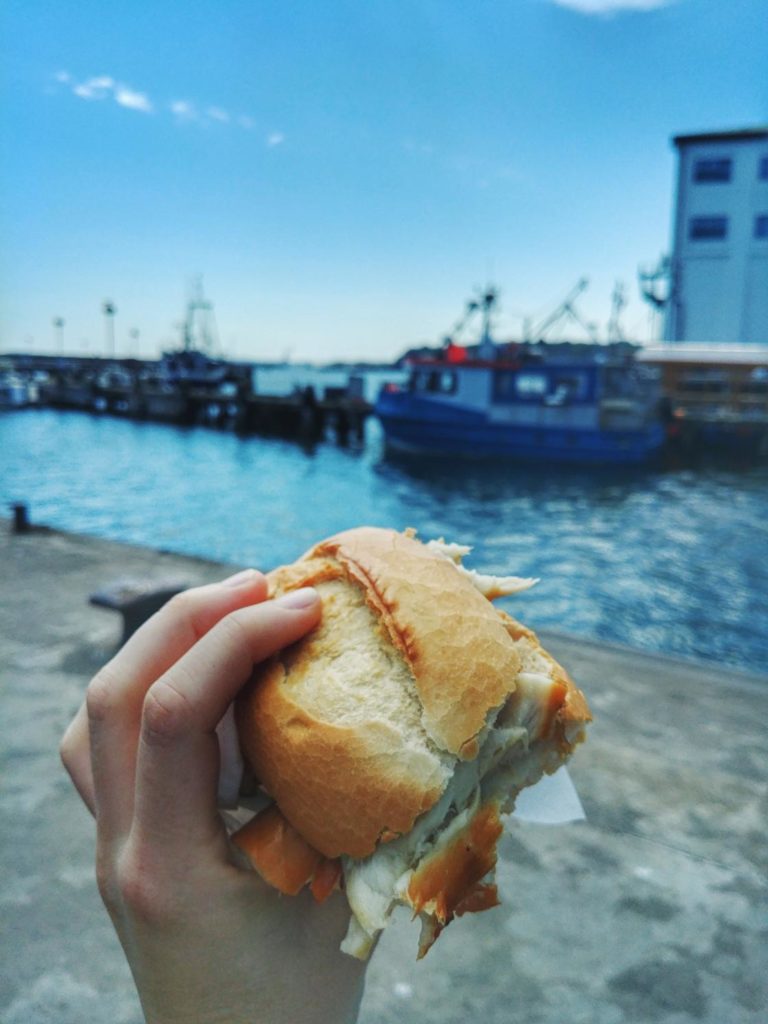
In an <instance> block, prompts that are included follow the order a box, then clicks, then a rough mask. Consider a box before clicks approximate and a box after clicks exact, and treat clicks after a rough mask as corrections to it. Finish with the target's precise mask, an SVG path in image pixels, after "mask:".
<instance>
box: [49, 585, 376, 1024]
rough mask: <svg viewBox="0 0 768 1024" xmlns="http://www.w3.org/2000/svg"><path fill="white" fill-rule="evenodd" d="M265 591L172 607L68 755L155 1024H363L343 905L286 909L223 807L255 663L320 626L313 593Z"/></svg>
mask: <svg viewBox="0 0 768 1024" xmlns="http://www.w3.org/2000/svg"><path fill="white" fill-rule="evenodd" d="M266 593H267V586H266V581H265V579H264V577H263V576H262V575H261V574H260V573H257V572H255V571H249V572H246V573H243V574H238V575H237V576H235V577H233V578H232V579H230V580H227V581H224V583H223V584H213V585H210V586H205V587H199V588H196V589H194V590H188V591H185V592H184V593H182V594H180V595H178V596H177V597H175V598H173V599H172V600H171V601H170V602H168V604H167V605H165V606H164V608H162V609H161V610H160V611H159V612H158V613H157V614H156V615H155V616H153V618H151V619H150V620H149V621H148V622H147V623H145V625H144V626H142V628H141V629H140V630H138V631H137V632H136V633H135V634H134V636H133V637H132V638H131V639H130V640H129V641H128V642H127V643H126V645H125V646H124V647H123V648H122V649H121V650H120V651H119V652H118V653H117V654H116V655H115V657H114V658H113V659H112V660H111V661H110V662H109V663H108V664H107V665H106V666H105V667H104V668H103V669H102V670H101V671H100V672H99V673H98V674H97V675H96V676H95V677H94V679H93V681H92V682H91V684H90V686H89V688H88V693H87V699H86V703H85V704H84V705H83V707H82V708H81V709H80V711H79V712H78V714H77V715H76V717H75V719H74V720H73V722H72V724H71V725H70V727H69V729H68V730H67V732H66V734H65V736H64V739H63V741H62V744H61V756H62V760H63V762H64V765H65V767H66V768H67V771H68V772H69V774H70V776H71V777H72V781H73V782H74V784H75V787H76V788H77V790H78V792H79V794H80V796H81V797H82V799H83V801H84V803H85V804H86V806H87V807H88V808H89V809H90V810H91V812H92V813H93V814H94V816H95V818H96V824H97V848H96V874H97V879H98V884H99V891H100V893H101V895H102V899H103V900H104V903H105V904H106V906H107V909H108V911H109V913H110V916H111V918H112V922H113V924H114V926H115V929H116V931H117V934H118V936H119V938H120V941H121V943H122V946H123V949H124V951H125V954H126V957H127V958H128V962H129V964H130V967H131V970H132V972H133V977H134V980H135V982H136V987H137V989H138V991H139V996H140V998H141V1003H142V1007H143V1009H144V1014H145V1016H146V1019H147V1021H148V1022H149V1024H214V1022H224V1021H226V1022H227V1024H246V1022H247V1024H256V1022H269V1024H282V1022H289V1021H290V1022H291V1024H315V1022H320V1021H322V1022H323V1024H328V1022H332V1021H343V1022H347V1021H354V1020H355V1019H356V1017H357V1012H358V1008H359V1004H360V999H361V997H362V987H363V980H364V971H365V965H364V964H361V963H360V962H359V961H357V960H354V959H352V958H351V957H348V956H345V955H344V954H343V953H341V952H340V951H339V943H340V942H341V939H342V938H343V936H344V933H345V931H346V926H347V924H348V919H349V910H348V907H347V906H346V900H345V899H344V898H343V896H342V895H341V894H339V893H335V894H334V895H333V896H332V897H331V898H330V899H328V900H327V901H326V902H325V903H324V904H322V905H317V904H315V903H314V902H313V900H312V898H311V896H310V895H309V894H308V893H307V892H306V890H305V891H304V892H303V893H301V894H300V895H298V896H295V897H285V896H282V895H280V894H279V893H278V892H276V891H275V890H274V889H272V888H271V887H270V886H268V885H267V884H266V883H265V882H263V881H262V879H261V878H260V877H259V876H258V875H256V874H255V873H254V872H252V871H248V870H245V869H243V868H242V867H240V866H239V865H238V862H237V859H236V857H235V855H234V854H233V852H232V847H231V845H230V843H229V840H228V838H227V834H226V830H225V828H224V825H223V822H222V819H221V816H220V814H219V813H218V810H217V807H216V790H217V780H218V771H219V746H218V741H217V738H216V735H215V729H216V726H217V724H218V722H219V721H220V720H221V718H222V717H223V715H224V713H225V712H226V710H227V708H228V707H229V705H230V704H231V702H232V701H233V699H234V698H235V696H236V694H237V692H238V691H239V689H240V688H241V687H242V686H243V685H244V684H245V683H246V682H247V681H248V679H249V677H250V675H251V673H252V671H253V666H254V665H255V664H256V663H258V662H259V661H262V660H263V659H264V658H267V657H269V656H270V655H272V654H274V653H275V652H276V651H278V650H280V649H281V648H283V647H285V646H286V645H288V644H290V643H293V642H294V641H296V640H298V639H299V638H300V637H301V636H303V635H304V634H305V633H306V632H308V631H309V630H310V629H311V628H312V627H313V626H314V625H316V623H317V621H318V619H319V616H320V602H319V599H318V597H317V594H316V593H315V592H314V591H312V590H304V591H296V592H294V593H293V594H291V595H287V596H286V598H283V599H279V600H276V601H271V600H266ZM300 595H301V596H303V598H304V603H298V602H297V598H299V596H300ZM291 598H292V599H293V601H292V602H291V601H290V599H291Z"/></svg>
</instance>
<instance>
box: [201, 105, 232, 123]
mask: <svg viewBox="0 0 768 1024" xmlns="http://www.w3.org/2000/svg"><path fill="white" fill-rule="evenodd" d="M206 113H207V114H208V117H210V118H211V120H213V121H221V123H222V124H227V122H228V121H229V120H230V116H229V114H228V113H227V112H226V110H222V109H221V107H208V110H207V111H206Z"/></svg>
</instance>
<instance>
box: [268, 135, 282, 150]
mask: <svg viewBox="0 0 768 1024" xmlns="http://www.w3.org/2000/svg"><path fill="white" fill-rule="evenodd" d="M284 142H285V136H284V135H283V133H282V132H272V134H271V135H268V136H267V138H266V143H267V145H268V146H269V147H270V149H272V148H274V147H275V146H282V144H283V143H284Z"/></svg>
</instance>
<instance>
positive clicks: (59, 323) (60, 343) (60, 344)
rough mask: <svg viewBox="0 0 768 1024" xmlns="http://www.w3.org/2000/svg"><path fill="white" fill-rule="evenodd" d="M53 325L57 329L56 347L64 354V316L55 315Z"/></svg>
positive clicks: (60, 353)
mask: <svg viewBox="0 0 768 1024" xmlns="http://www.w3.org/2000/svg"><path fill="white" fill-rule="evenodd" d="M53 326H54V329H55V331H56V347H57V349H58V350H59V355H63V354H64V317H63V316H55V317H54V318H53Z"/></svg>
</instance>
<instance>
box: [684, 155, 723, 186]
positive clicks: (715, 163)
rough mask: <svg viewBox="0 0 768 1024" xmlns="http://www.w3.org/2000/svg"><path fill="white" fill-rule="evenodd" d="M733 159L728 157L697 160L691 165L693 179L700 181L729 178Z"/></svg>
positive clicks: (720, 180)
mask: <svg viewBox="0 0 768 1024" xmlns="http://www.w3.org/2000/svg"><path fill="white" fill-rule="evenodd" d="M732 166H733V161H732V160H731V158H730V157H719V158H718V159H716V160H697V161H696V163H695V164H694V165H693V180H694V181H700V182H723V181H730V180H731V169H732Z"/></svg>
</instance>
